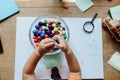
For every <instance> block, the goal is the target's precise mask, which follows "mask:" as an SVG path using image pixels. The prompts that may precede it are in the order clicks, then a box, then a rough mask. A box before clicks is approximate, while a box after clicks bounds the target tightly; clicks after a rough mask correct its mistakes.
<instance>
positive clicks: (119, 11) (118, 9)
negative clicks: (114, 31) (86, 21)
mask: <svg viewBox="0 0 120 80" xmlns="http://www.w3.org/2000/svg"><path fill="white" fill-rule="evenodd" d="M110 13H111V16H112V18H113V19H114V20H120V5H119V6H115V7H112V8H110Z"/></svg>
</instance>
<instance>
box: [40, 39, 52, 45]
mask: <svg viewBox="0 0 120 80" xmlns="http://www.w3.org/2000/svg"><path fill="white" fill-rule="evenodd" d="M41 42H43V43H45V44H47V43H50V42H54V40H53V39H51V38H46V39H44V40H42V41H41Z"/></svg>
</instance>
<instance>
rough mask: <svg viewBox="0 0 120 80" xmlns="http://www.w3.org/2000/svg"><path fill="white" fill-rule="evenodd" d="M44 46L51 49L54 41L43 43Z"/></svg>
mask: <svg viewBox="0 0 120 80" xmlns="http://www.w3.org/2000/svg"><path fill="white" fill-rule="evenodd" d="M45 46H46V49H49V50H50V49H53V48H54V46H55V42H49V43H47V44H45Z"/></svg>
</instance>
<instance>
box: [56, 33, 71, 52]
mask: <svg viewBox="0 0 120 80" xmlns="http://www.w3.org/2000/svg"><path fill="white" fill-rule="evenodd" d="M55 37H57V38H58V44H57V46H58V47H59V48H60V49H61V50H62V51H63V52H66V51H67V50H68V48H69V46H68V44H67V42H66V40H65V39H64V38H63V37H62V36H60V35H56V36H55Z"/></svg>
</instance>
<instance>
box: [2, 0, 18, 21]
mask: <svg viewBox="0 0 120 80" xmlns="http://www.w3.org/2000/svg"><path fill="white" fill-rule="evenodd" d="M17 12H19V9H18V7H17V5H16V3H15V2H14V0H0V22H1V21H2V20H4V19H6V18H8V17H10V16H12V15H13V14H15V13H17Z"/></svg>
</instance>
